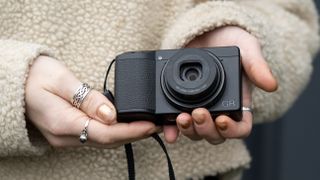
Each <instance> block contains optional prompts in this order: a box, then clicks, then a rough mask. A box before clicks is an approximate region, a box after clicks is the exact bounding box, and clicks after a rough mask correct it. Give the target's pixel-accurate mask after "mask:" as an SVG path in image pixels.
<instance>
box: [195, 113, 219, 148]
mask: <svg viewBox="0 0 320 180" xmlns="http://www.w3.org/2000/svg"><path fill="white" fill-rule="evenodd" d="M192 117H193V119H194V122H195V123H194V125H195V126H194V128H195V131H196V132H197V134H198V135H199V136H201V137H203V138H205V139H206V140H207V141H208V142H209V143H211V144H220V143H222V142H224V141H225V138H224V137H222V136H221V135H220V134H219V132H218V130H217V129H216V126H215V124H214V121H213V119H212V117H211V114H210V113H209V111H208V110H207V109H205V108H197V109H195V110H193V111H192Z"/></svg>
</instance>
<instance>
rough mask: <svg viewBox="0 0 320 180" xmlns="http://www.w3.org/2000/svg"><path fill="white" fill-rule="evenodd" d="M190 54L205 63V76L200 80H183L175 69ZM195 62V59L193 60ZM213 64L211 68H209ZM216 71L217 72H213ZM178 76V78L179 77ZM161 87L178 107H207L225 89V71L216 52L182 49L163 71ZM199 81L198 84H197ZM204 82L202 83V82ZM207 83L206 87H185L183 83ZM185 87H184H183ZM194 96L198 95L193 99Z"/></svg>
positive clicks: (195, 84) (195, 85)
mask: <svg viewBox="0 0 320 180" xmlns="http://www.w3.org/2000/svg"><path fill="white" fill-rule="evenodd" d="M188 54H192V55H196V56H197V57H198V60H199V61H197V62H199V63H203V64H202V66H203V68H204V70H203V72H202V73H203V74H202V75H203V76H204V77H202V78H200V80H198V79H197V80H195V81H189V82H183V80H182V79H181V78H180V77H179V74H177V72H176V71H175V70H176V69H178V68H177V67H179V65H180V64H179V63H181V62H179V61H187V60H186V59H185V58H186V57H188ZM194 59H195V58H194ZM193 62H195V61H193ZM210 66H211V68H209V67H210ZM213 72H215V73H213ZM177 77H178V78H177ZM160 82H161V87H162V90H163V93H164V94H165V96H166V97H167V99H168V101H169V102H170V103H171V104H172V105H174V106H175V107H177V108H181V109H194V108H195V107H206V106H209V105H212V104H213V103H215V102H216V101H217V100H218V99H219V97H220V95H221V92H222V91H223V88H224V84H225V73H224V69H223V66H222V64H221V62H220V60H219V59H218V57H216V56H215V55H214V54H211V53H209V52H208V51H205V50H199V49H184V50H180V53H179V52H178V53H177V54H176V55H175V56H173V57H172V58H171V59H170V60H169V61H168V62H167V63H166V64H165V66H164V68H163V69H162V73H161V81H160ZM197 83H198V84H197ZM201 83H202V84H201ZM186 84H187V85H194V86H193V88H194V87H197V85H199V84H200V85H206V87H204V88H202V89H201V88H200V90H199V89H196V90H198V91H194V92H193V91H192V90H193V89H192V88H190V89H188V88H185V87H183V85H186ZM183 88H184V89H183ZM192 97H196V98H194V99H192Z"/></svg>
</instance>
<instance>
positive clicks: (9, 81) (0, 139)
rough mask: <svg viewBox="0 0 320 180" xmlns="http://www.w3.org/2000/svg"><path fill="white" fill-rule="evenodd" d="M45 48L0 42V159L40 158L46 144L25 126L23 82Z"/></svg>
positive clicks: (12, 42) (45, 53) (14, 42)
mask: <svg viewBox="0 0 320 180" xmlns="http://www.w3.org/2000/svg"><path fill="white" fill-rule="evenodd" d="M40 54H44V55H50V54H51V53H49V50H48V48H47V47H44V46H40V45H37V44H32V43H25V42H18V41H13V40H0V157H4V156H18V155H26V156H28V155H40V154H42V153H43V152H45V150H46V149H47V145H45V144H46V143H43V142H44V141H43V142H40V140H39V138H38V137H36V138H34V139H33V141H31V139H30V137H31V134H33V132H31V129H32V128H30V131H29V128H28V129H27V128H26V126H27V124H28V122H27V121H26V118H25V113H26V111H25V100H24V96H25V83H26V79H27V75H28V70H29V67H30V65H31V64H32V63H33V61H34V60H35V58H36V57H37V56H39V55H40Z"/></svg>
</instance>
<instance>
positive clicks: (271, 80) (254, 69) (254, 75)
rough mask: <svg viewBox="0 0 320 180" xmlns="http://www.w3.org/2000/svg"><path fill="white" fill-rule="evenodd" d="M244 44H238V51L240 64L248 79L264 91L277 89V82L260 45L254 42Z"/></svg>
mask: <svg viewBox="0 0 320 180" xmlns="http://www.w3.org/2000/svg"><path fill="white" fill-rule="evenodd" d="M245 46H246V47H243V46H240V51H241V57H242V66H243V68H244V70H245V72H246V74H247V76H248V77H249V79H250V80H251V81H252V82H253V83H254V84H255V85H256V86H257V87H259V88H261V89H263V90H265V91H268V92H272V91H275V90H277V88H278V83H277V81H276V79H275V77H274V76H273V74H272V72H271V70H270V68H269V66H268V64H267V62H266V60H265V59H264V57H263V55H262V52H261V48H260V45H259V44H258V43H256V44H246V45H245Z"/></svg>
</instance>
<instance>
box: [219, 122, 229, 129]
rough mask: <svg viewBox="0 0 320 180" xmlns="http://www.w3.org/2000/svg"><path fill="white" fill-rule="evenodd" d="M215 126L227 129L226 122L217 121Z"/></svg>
mask: <svg viewBox="0 0 320 180" xmlns="http://www.w3.org/2000/svg"><path fill="white" fill-rule="evenodd" d="M217 126H218V128H219V129H220V130H222V131H225V130H227V128H228V126H227V123H226V122H218V123H217Z"/></svg>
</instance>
